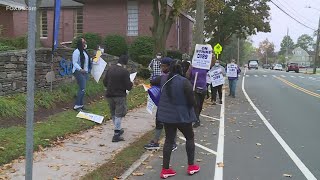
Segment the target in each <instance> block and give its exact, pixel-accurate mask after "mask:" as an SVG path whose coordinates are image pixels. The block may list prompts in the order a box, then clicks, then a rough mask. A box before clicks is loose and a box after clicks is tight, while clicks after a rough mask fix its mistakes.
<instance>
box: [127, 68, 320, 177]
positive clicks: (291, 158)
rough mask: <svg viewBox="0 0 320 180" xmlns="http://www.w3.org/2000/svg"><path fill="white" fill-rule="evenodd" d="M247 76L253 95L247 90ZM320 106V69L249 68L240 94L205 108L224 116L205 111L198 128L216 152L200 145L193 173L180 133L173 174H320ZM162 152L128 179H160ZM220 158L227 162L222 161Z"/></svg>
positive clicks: (202, 139)
mask: <svg viewBox="0 0 320 180" xmlns="http://www.w3.org/2000/svg"><path fill="white" fill-rule="evenodd" d="M243 78H244V79H245V80H244V90H245V91H246V94H247V96H248V97H246V95H245V93H244V92H243V91H242V80H243ZM227 91H228V90H227ZM227 93H228V92H226V94H227ZM248 98H249V100H248ZM250 101H252V104H250ZM253 106H255V107H256V108H257V109H254V107H253ZM221 107H222V108H221ZM221 110H222V111H224V113H222V114H221ZM319 110H320V76H319V75H305V74H301V73H299V74H297V73H292V72H278V71H273V70H263V69H260V70H250V71H247V72H246V74H245V75H244V74H242V76H241V78H240V79H239V81H238V85H237V94H236V98H230V97H228V96H226V97H225V101H224V104H223V106H220V105H216V106H213V105H208V106H207V108H206V109H205V110H204V111H203V114H204V115H207V116H209V117H213V118H220V121H213V119H212V118H208V117H202V126H201V127H199V128H197V129H195V136H196V143H198V144H200V145H202V146H205V147H207V148H208V149H210V150H213V151H214V152H215V153H214V154H212V153H210V152H209V151H207V150H205V149H203V148H201V147H197V148H196V161H197V162H196V163H198V164H200V166H201V171H200V172H199V173H198V174H196V175H194V176H188V175H187V174H186V168H187V158H186V152H185V146H184V141H183V140H181V139H180V140H179V142H180V144H179V146H178V150H177V151H176V152H173V154H172V158H171V165H172V167H173V168H174V169H175V170H176V171H177V175H176V176H175V177H172V178H170V179H181V180H182V179H201V180H202V179H203V180H207V179H214V180H222V179H225V180H282V179H284V180H285V179H294V180H304V179H320V155H319V152H320V142H319V137H320V131H319V128H320V111H319ZM219 122H220V123H219ZM219 127H220V129H219ZM223 127H224V129H223V130H224V132H223V131H221V129H222V128H223ZM222 132H223V133H222ZM219 133H222V134H219ZM179 136H182V135H181V134H179ZM221 147H222V148H221ZM221 150H222V151H221ZM216 152H217V153H216ZM161 156H162V151H159V152H157V153H155V154H154V155H153V157H150V158H149V159H148V160H147V161H146V162H145V163H144V165H141V166H140V167H139V168H138V169H137V170H136V171H138V172H143V173H144V175H143V176H131V177H129V179H132V180H133V179H134V180H139V179H159V174H160V170H161V164H162V158H161ZM217 159H218V160H217ZM221 159H222V160H223V161H221V162H222V163H223V167H218V166H217V162H220V160H221ZM219 172H220V173H221V174H219ZM286 176H291V178H290V177H286Z"/></svg>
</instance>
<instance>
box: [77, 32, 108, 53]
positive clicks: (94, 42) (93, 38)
mask: <svg viewBox="0 0 320 180" xmlns="http://www.w3.org/2000/svg"><path fill="white" fill-rule="evenodd" d="M80 38H84V39H85V40H86V41H87V45H88V49H97V47H98V45H100V44H101V39H102V38H101V36H100V35H99V34H97V33H85V34H83V35H80V36H78V37H76V38H74V39H73V41H72V47H73V48H76V47H77V41H78V39H80Z"/></svg>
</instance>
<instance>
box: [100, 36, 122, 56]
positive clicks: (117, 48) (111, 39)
mask: <svg viewBox="0 0 320 180" xmlns="http://www.w3.org/2000/svg"><path fill="white" fill-rule="evenodd" d="M104 46H105V52H106V53H108V54H110V55H114V56H118V57H119V56H120V55H122V54H125V53H126V52H127V51H128V46H127V43H126V40H125V38H124V37H123V36H120V35H109V36H106V37H105V38H104Z"/></svg>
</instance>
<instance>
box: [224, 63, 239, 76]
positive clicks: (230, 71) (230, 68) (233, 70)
mask: <svg viewBox="0 0 320 180" xmlns="http://www.w3.org/2000/svg"><path fill="white" fill-rule="evenodd" d="M237 71H238V65H236V64H228V65H227V77H238V72H237Z"/></svg>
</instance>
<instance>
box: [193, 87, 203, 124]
mask: <svg viewBox="0 0 320 180" xmlns="http://www.w3.org/2000/svg"><path fill="white" fill-rule="evenodd" d="M194 94H195V100H196V107H194V111H195V113H196V116H197V119H198V121H200V113H201V111H202V107H203V102H204V98H205V96H206V92H205V91H204V92H201V93H199V92H195V93H194Z"/></svg>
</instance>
